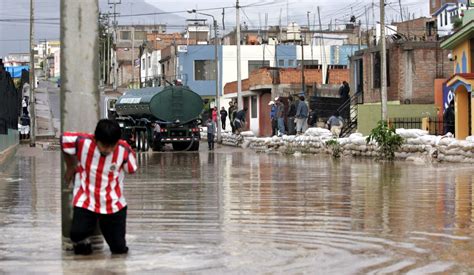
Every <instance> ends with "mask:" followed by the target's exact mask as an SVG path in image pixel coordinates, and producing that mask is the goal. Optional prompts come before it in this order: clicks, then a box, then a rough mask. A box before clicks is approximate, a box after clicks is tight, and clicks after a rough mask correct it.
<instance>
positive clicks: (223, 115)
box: [220, 107, 228, 131]
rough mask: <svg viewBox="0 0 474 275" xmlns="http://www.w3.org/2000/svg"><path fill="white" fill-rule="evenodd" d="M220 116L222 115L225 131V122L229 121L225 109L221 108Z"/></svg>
mask: <svg viewBox="0 0 474 275" xmlns="http://www.w3.org/2000/svg"><path fill="white" fill-rule="evenodd" d="M220 115H221V123H222V130H224V131H225V121H226V119H227V115H228V114H227V111H226V110H225V108H224V107H222V108H221V112H220Z"/></svg>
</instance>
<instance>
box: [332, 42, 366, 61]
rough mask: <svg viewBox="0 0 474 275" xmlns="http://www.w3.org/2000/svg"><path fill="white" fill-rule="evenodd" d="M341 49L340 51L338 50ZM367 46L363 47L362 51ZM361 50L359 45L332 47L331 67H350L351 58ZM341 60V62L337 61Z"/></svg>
mask: <svg viewBox="0 0 474 275" xmlns="http://www.w3.org/2000/svg"><path fill="white" fill-rule="evenodd" d="M338 48H339V51H338V50H337V49H338ZM365 48H367V46H365V45H362V46H361V47H360V49H365ZM358 50H359V45H353V44H352V45H349V44H347V45H342V46H331V59H330V60H331V65H349V56H352V55H354V53H355V52H356V51H358ZM338 59H339V62H337V60H338Z"/></svg>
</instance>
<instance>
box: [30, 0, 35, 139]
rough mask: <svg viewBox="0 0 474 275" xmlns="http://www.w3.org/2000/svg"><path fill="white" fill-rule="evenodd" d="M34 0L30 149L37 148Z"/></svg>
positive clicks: (32, 6) (31, 44)
mask: <svg viewBox="0 0 474 275" xmlns="http://www.w3.org/2000/svg"><path fill="white" fill-rule="evenodd" d="M34 8H35V6H34V0H30V117H31V119H30V122H31V129H30V147H35V146H36V112H35V86H36V81H35V34H34V28H33V21H34V14H35V12H34Z"/></svg>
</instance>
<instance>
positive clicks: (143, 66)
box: [142, 58, 146, 70]
mask: <svg viewBox="0 0 474 275" xmlns="http://www.w3.org/2000/svg"><path fill="white" fill-rule="evenodd" d="M145 66H146V64H145V58H142V70H145Z"/></svg>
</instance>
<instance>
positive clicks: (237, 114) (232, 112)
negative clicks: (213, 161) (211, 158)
mask: <svg viewBox="0 0 474 275" xmlns="http://www.w3.org/2000/svg"><path fill="white" fill-rule="evenodd" d="M247 110H248V108H247V107H244V108H243V109H242V110H240V111H237V104H236V103H235V102H233V101H231V102H230V103H229V108H228V111H227V110H226V109H225V108H224V107H222V108H221V110H220V112H219V116H220V120H221V127H222V130H224V131H225V129H226V122H227V117H229V120H230V127H231V128H232V133H234V134H240V132H241V131H242V129H243V128H244V127H245V123H246V119H245V117H246V113H247ZM217 119H218V114H217V107H214V108H212V109H211V111H210V115H209V116H208V118H207V120H206V121H205V126H206V127H207V142H208V149H209V150H210V151H212V150H214V142H215V136H216V133H217V127H218V126H217Z"/></svg>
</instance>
